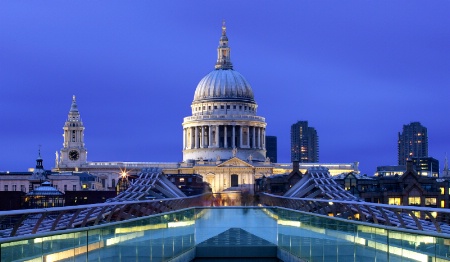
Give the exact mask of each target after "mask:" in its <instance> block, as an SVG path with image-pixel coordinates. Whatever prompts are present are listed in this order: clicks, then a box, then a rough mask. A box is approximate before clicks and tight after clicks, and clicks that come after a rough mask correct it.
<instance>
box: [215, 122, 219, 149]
mask: <svg viewBox="0 0 450 262" xmlns="http://www.w3.org/2000/svg"><path fill="white" fill-rule="evenodd" d="M219 129H220V128H219V125H216V144H215V145H214V146H215V147H219Z"/></svg>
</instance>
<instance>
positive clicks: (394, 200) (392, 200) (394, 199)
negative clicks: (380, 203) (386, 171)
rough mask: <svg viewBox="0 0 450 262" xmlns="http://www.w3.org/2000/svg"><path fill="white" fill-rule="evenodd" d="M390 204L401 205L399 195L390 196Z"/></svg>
mask: <svg viewBox="0 0 450 262" xmlns="http://www.w3.org/2000/svg"><path fill="white" fill-rule="evenodd" d="M388 204H389V205H397V206H399V205H401V201H400V198H399V197H390V198H389V202H388Z"/></svg>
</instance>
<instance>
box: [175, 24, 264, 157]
mask: <svg viewBox="0 0 450 262" xmlns="http://www.w3.org/2000/svg"><path fill="white" fill-rule="evenodd" d="M257 108H258V105H257V104H256V102H255V100H254V96H253V90H252V88H251V86H250V84H249V83H248V82H247V80H246V79H245V78H244V77H243V76H242V75H241V74H240V73H239V72H237V71H235V70H234V69H233V64H232V63H231V56H230V47H229V46H228V37H227V34H226V26H225V23H223V25H222V35H221V37H220V40H219V47H218V48H217V62H216V65H215V70H213V71H212V72H210V73H209V74H207V75H206V76H205V77H204V78H203V79H202V80H200V82H199V84H198V85H197V89H196V90H195V94H194V100H193V102H192V105H191V109H192V116H189V117H185V118H184V121H183V161H184V162H186V161H193V160H210V161H216V160H226V159H230V158H232V157H238V158H240V159H248V160H256V161H265V160H266V141H265V137H266V134H265V133H266V122H265V119H264V118H263V117H260V116H257V115H256V112H257Z"/></svg>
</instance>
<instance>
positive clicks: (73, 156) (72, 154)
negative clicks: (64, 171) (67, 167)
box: [69, 150, 80, 161]
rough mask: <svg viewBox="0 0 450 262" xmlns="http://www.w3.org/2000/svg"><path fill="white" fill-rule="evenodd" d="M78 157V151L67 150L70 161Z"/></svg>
mask: <svg viewBox="0 0 450 262" xmlns="http://www.w3.org/2000/svg"><path fill="white" fill-rule="evenodd" d="M79 157H80V153H78V151H77V150H70V152H69V159H70V160H72V161H75V160H78V158H79Z"/></svg>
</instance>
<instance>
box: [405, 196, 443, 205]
mask: <svg viewBox="0 0 450 262" xmlns="http://www.w3.org/2000/svg"><path fill="white" fill-rule="evenodd" d="M435 201H436V199H435ZM408 203H409V205H410V206H419V205H420V197H408Z"/></svg>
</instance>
